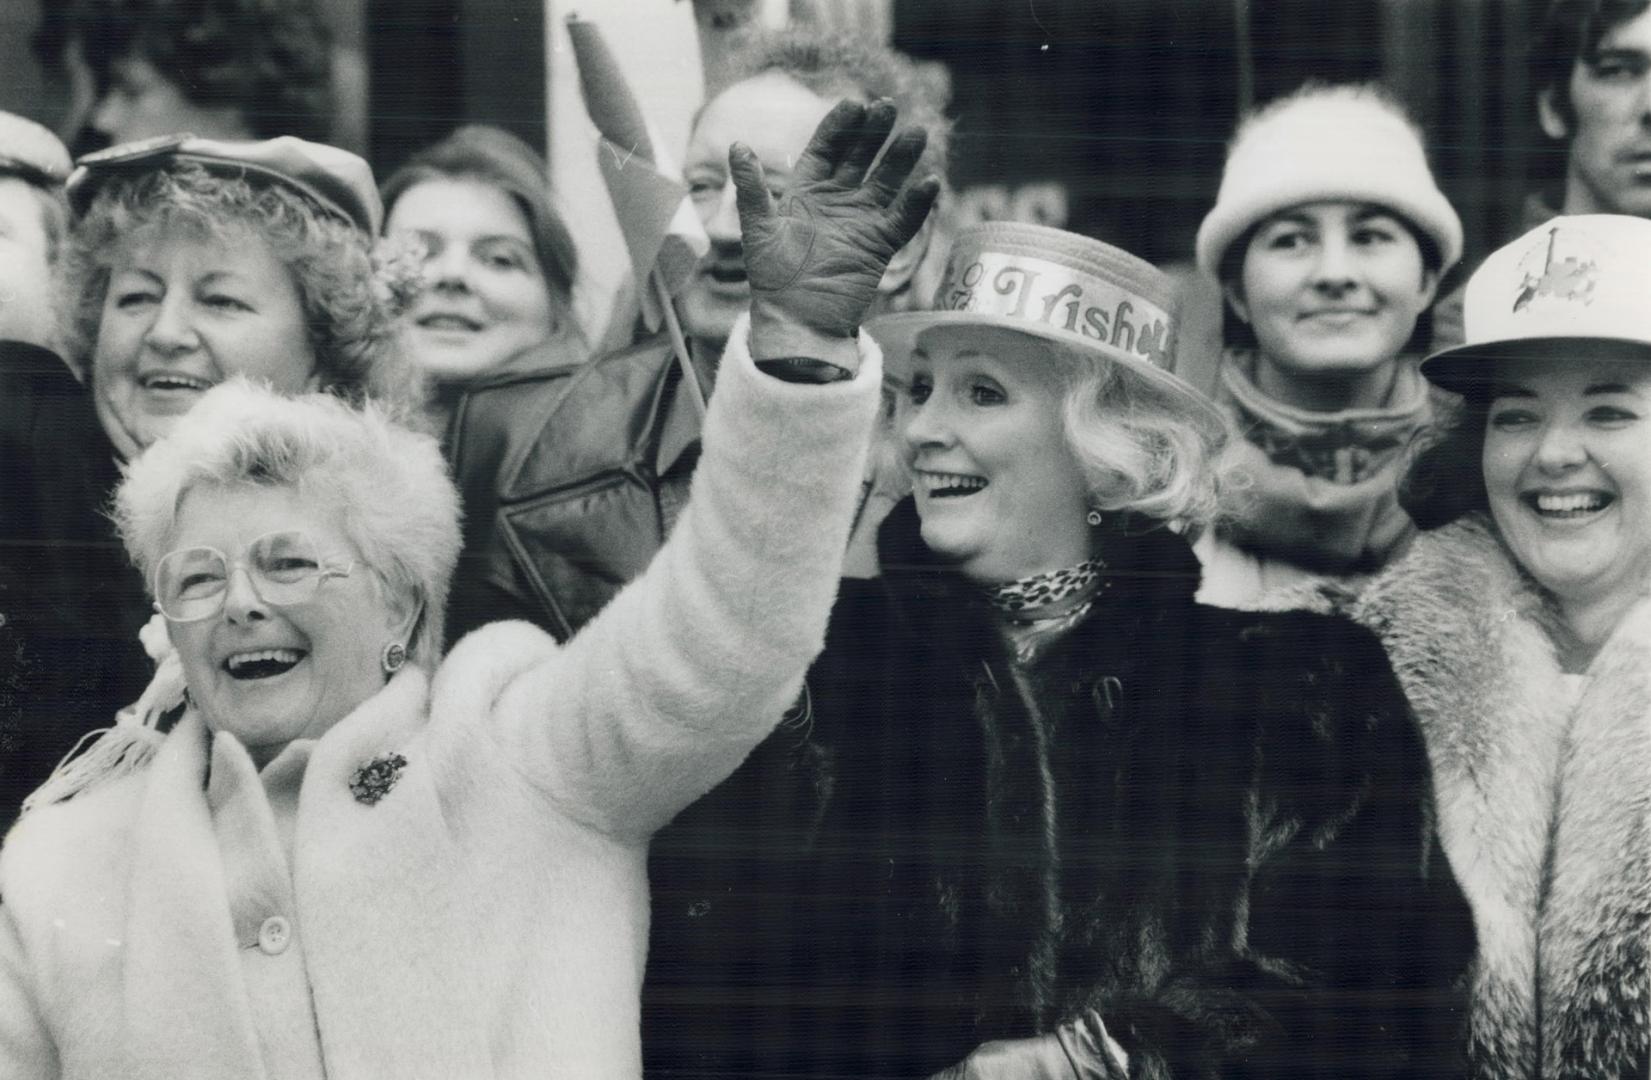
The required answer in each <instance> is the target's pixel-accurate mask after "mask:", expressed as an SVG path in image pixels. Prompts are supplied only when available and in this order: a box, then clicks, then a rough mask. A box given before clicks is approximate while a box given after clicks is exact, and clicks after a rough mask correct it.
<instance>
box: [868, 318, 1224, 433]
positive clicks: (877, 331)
mask: <svg viewBox="0 0 1651 1080" xmlns="http://www.w3.org/2000/svg"><path fill="white" fill-rule="evenodd" d="M937 326H989V327H995V328H997V329H1000V330H1009V331H1012V332H1014V333H1017V334H1024V335H1026V336H1027V337H1031V338H1037V339H1039V340H1041V341H1047V342H1049V343H1051V344H1053V345H1058V346H1060V347H1062V348H1064V349H1067V350H1069V351H1072V352H1078V353H1082V352H1091V353H1094V354H1095V355H1096V356H1099V357H1102V358H1104V359H1106V360H1110V361H1111V362H1112V363H1114V364H1117V365H1118V366H1119V367H1121V368H1123V369H1124V370H1125V371H1128V372H1130V373H1131V374H1133V375H1136V376H1138V377H1139V378H1141V379H1144V380H1146V381H1147V382H1149V383H1151V384H1152V385H1153V386H1155V387H1157V388H1158V389H1160V390H1162V391H1164V392H1165V393H1166V394H1167V395H1169V396H1170V397H1171V398H1172V399H1174V400H1176V401H1178V402H1181V403H1183V404H1184V405H1185V407H1186V408H1187V410H1188V411H1190V412H1197V413H1201V414H1203V417H1204V419H1205V420H1207V421H1209V422H1213V423H1215V424H1216V425H1218V426H1223V427H1224V426H1225V425H1226V416H1225V414H1224V413H1223V412H1222V411H1221V409H1220V408H1219V407H1218V406H1217V405H1216V404H1215V402H1213V401H1211V400H1210V399H1209V398H1208V397H1206V396H1205V395H1203V394H1201V393H1199V392H1198V391H1197V390H1196V389H1194V388H1193V386H1192V384H1190V383H1188V382H1187V381H1186V380H1185V379H1182V378H1181V377H1180V376H1178V375H1173V374H1171V373H1170V372H1167V371H1165V370H1163V369H1162V368H1159V367H1155V366H1154V365H1153V364H1152V363H1150V362H1149V361H1147V360H1146V359H1144V358H1142V357H1139V356H1136V355H1134V354H1132V353H1128V352H1125V351H1124V350H1123V349H1115V348H1112V347H1111V346H1109V345H1103V344H1101V343H1100V342H1098V341H1093V342H1090V341H1079V340H1076V339H1075V338H1074V337H1073V335H1072V334H1070V333H1067V332H1065V331H1062V330H1055V329H1053V328H1051V327H1047V326H1044V325H1043V324H1041V323H1036V322H1032V321H1030V320H1028V319H1016V318H1011V317H1009V316H1007V315H992V314H988V313H985V312H976V311H909V312H902V313H901V314H898V315H879V316H878V317H876V318H874V319H872V320H870V321H869V322H867V323H866V324H865V326H864V327H863V329H864V330H865V331H866V333H868V334H870V335H871V336H872V340H874V341H876V342H877V345H878V347H879V348H881V349H882V350H883V355H884V357H885V358H899V359H902V360H903V359H905V358H906V357H907V356H909V355H911V351H912V349H913V348H915V347H916V345H917V338H918V336H919V335H920V334H922V333H923V332H924V331H925V330H932V329H934V328H935V327H937Z"/></svg>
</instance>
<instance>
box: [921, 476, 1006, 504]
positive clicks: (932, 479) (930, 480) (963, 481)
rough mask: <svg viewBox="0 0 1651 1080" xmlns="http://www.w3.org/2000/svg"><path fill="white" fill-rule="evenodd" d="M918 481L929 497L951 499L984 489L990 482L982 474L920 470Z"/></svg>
mask: <svg viewBox="0 0 1651 1080" xmlns="http://www.w3.org/2000/svg"><path fill="white" fill-rule="evenodd" d="M917 479H918V483H919V484H920V485H921V486H922V488H923V493H924V494H925V495H927V496H929V497H930V498H931V499H952V498H958V497H961V496H964V495H973V494H974V493H975V492H977V491H984V490H985V489H986V486H987V485H988V484H989V483H990V481H989V480H987V479H986V478H985V477H984V476H970V475H968V474H966V473H941V472H920V473H918V474H917Z"/></svg>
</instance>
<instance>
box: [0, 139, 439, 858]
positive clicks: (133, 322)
mask: <svg viewBox="0 0 1651 1080" xmlns="http://www.w3.org/2000/svg"><path fill="white" fill-rule="evenodd" d="M68 195H69V203H70V207H71V210H72V213H73V215H74V219H75V220H74V222H73V225H72V228H71V230H70V233H69V235H68V238H67V240H66V243H65V244H64V247H63V251H62V254H61V258H60V260H59V266H58V272H59V277H60V283H59V296H58V299H59V302H60V304H61V306H62V324H63V334H62V337H63V345H64V351H63V359H64V360H65V361H66V362H67V365H68V368H69V369H70V371H72V373H73V377H72V378H71V377H70V375H69V374H68V373H67V372H64V371H62V370H61V367H60V366H59V365H47V366H45V368H44V369H42V370H39V371H37V372H36V373H35V374H34V375H33V376H32V377H31V379H30V380H29V382H28V384H27V385H26V386H23V387H13V388H10V389H12V390H15V391H16V392H17V393H21V394H25V395H27V396H29V397H30V398H31V399H33V400H35V401H36V402H38V403H40V407H41V409H42V410H44V411H45V412H47V413H49V419H42V420H37V421H36V422H35V423H34V424H33V426H32V428H31V429H30V430H27V431H23V432H18V433H15V434H16V436H17V437H19V438H27V439H31V440H32V447H33V448H32V450H31V452H30V453H29V454H28V455H27V460H25V461H22V462H17V461H12V462H8V463H7V468H8V469H12V470H26V472H23V473H19V472H15V471H14V472H13V473H12V474H11V475H10V476H8V478H7V482H8V485H9V488H10V490H11V491H15V492H22V493H23V494H22V496H21V497H19V498H16V499H9V500H8V504H7V506H6V508H5V516H6V517H7V518H8V519H9V520H8V527H15V528H18V529H22V530H24V531H25V532H26V533H27V535H26V536H24V537H23V538H22V540H21V541H20V543H21V545H22V546H23V547H25V548H27V549H30V550H38V551H40V552H41V555H40V561H41V562H42V563H44V564H45V565H46V566H47V572H46V573H45V574H42V575H40V576H39V577H37V579H36V580H37V581H38V582H39V583H40V584H41V587H42V588H43V589H49V590H50V596H48V597H47V598H46V601H45V603H43V604H42V605H40V607H39V609H38V612H37V614H38V618H34V619H31V620H30V622H31V624H32V625H31V627H30V629H29V630H28V633H29V635H30V636H31V637H32V638H34V639H35V642H36V644H37V646H38V648H37V652H39V653H40V654H41V659H40V660H39V661H38V662H37V663H35V664H34V665H33V672H32V674H30V675H29V676H28V680H29V684H30V686H31V687H32V689H25V691H24V692H25V694H26V696H28V697H29V698H30V700H31V702H32V704H31V706H30V708H29V709H28V711H27V712H26V714H25V715H26V720H25V722H24V725H23V728H22V730H20V731H14V732H8V733H4V737H5V745H6V747H7V749H6V753H5V755H4V756H3V761H0V826H4V825H5V824H9V822H10V820H11V819H12V817H13V815H14V814H15V812H16V810H17V807H18V805H19V803H20V802H21V800H22V799H23V797H24V796H25V795H27V794H28V793H29V791H30V789H31V788H33V786H34V785H36V784H38V783H39V782H40V781H41V780H43V779H45V777H46V776H47V775H48V774H49V773H50V771H51V768H52V766H53V765H54V764H56V762H57V761H58V759H59V758H61V757H62V756H63V755H64V754H65V753H66V752H67V751H68V750H69V749H70V748H71V747H72V746H73V745H74V743H75V741H76V740H77V739H78V738H79V737H80V736H81V735H83V734H84V733H86V732H87V731H90V730H93V729H97V728H101V727H105V726H107V725H108V724H110V723H111V722H112V721H113V720H114V715H115V711H116V710H117V709H120V708H121V707H123V706H125V705H128V704H131V703H132V702H133V701H134V700H135V699H137V698H138V696H139V694H140V693H141V692H142V691H143V689H144V687H145V685H146V683H147V682H148V681H149V677H150V674H151V672H152V670H153V668H152V665H151V663H150V660H149V658H148V657H147V656H145V654H144V650H143V649H142V648H141V647H140V646H139V644H138V638H137V633H138V629H139V628H140V627H142V626H143V625H144V623H145V622H146V621H147V620H148V619H149V618H150V614H151V611H150V606H149V600H148V597H147V596H146V593H145V589H144V583H143V581H142V580H141V579H140V578H139V577H138V576H137V575H136V573H135V572H134V571H133V569H132V567H131V564H130V562H129V561H128V560H127V558H126V554H125V552H124V550H123V549H122V547H121V544H120V541H119V539H118V538H117V537H116V536H115V534H114V531H113V529H112V527H111V525H110V523H109V520H108V518H107V516H106V514H105V510H106V508H107V506H108V503H109V499H110V495H111V493H112V492H113V490H114V487H115V484H116V481H117V480H118V479H119V469H120V465H121V463H122V462H126V461H130V460H132V459H134V458H135V457H137V456H138V454H139V453H141V452H142V450H143V449H144V448H145V447H147V446H148V445H149V444H150V443H151V442H153V441H154V440H155V439H156V438H158V437H160V436H161V435H162V434H164V433H165V432H167V431H169V430H171V429H172V428H173V427H174V426H176V425H178V424H179V423H182V422H185V421H184V419H183V418H184V417H185V416H186V415H187V413H188V412H189V410H190V409H191V408H192V407H193V406H194V403H195V402H196V401H198V400H199V399H200V397H201V396H202V395H203V394H204V393H205V392H206V391H207V390H208V389H210V388H211V387H213V386H215V385H216V384H218V383H220V382H223V381H224V380H226V379H229V378H231V377H234V376H237V375H245V376H247V377H249V378H253V379H256V380H258V381H261V382H263V383H265V384H267V385H269V386H272V387H274V388H275V389H277V390H280V391H281V392H283V393H298V392H302V391H306V390H316V389H320V390H326V391H329V392H331V393H334V394H337V395H339V396H341V397H343V398H345V399H346V400H348V401H351V402H353V403H360V402H362V401H364V400H365V399H366V398H368V397H372V398H374V399H377V400H379V401H381V402H385V403H387V404H391V405H398V404H399V405H400V406H402V407H405V406H407V405H409V404H411V403H412V402H414V401H415V400H416V398H417V395H418V381H417V378H416V377H415V376H414V374H413V372H412V368H411V366H410V365H409V364H408V363H407V362H406V361H405V360H403V359H402V358H401V357H399V356H398V355H397V354H396V353H395V352H394V351H393V350H391V349H389V348H387V345H388V343H389V341H390V336H391V333H392V331H393V317H394V314H395V312H394V310H393V303H392V294H390V293H388V292H386V290H385V288H384V286H385V285H386V284H392V285H393V284H396V283H397V282H396V279H395V278H394V277H392V276H381V275H379V274H377V273H375V265H374V261H373V257H372V252H373V244H374V242H375V238H376V236H377V231H378V226H379V221H380V217H381V214H380V212H379V200H378V192H377V190H376V188H375V186H374V184H373V177H372V171H371V170H370V169H369V168H368V167H367V163H366V162H365V161H363V160H362V159H361V158H359V157H357V156H356V155H354V154H351V153H349V152H347V151H344V150H339V149H337V148H335V147H331V146H325V145H321V144H319V143H310V142H305V141H303V140H301V139H296V138H290V137H283V138H276V139H269V140H266V141H263V142H220V141H216V140H209V139H198V138H193V137H191V136H187V135H178V136H163V137H160V138H156V139H150V140H146V141H144V142H139V143H129V144H126V145H123V146H118V147H114V148H112V149H110V150H106V151H103V152H101V153H98V154H93V155H90V156H88V157H85V158H82V159H81V161H80V164H79V168H77V169H76V171H75V172H74V173H73V174H72V175H71V176H70V177H69V180H68ZM16 550H17V548H16V547H14V548H13V551H16ZM53 655H56V656H58V657H59V658H60V659H58V660H56V661H53V660H50V659H48V657H50V656H53ZM54 664H60V665H62V668H63V672H62V673H60V672H59V671H57V670H54V666H53V665H54ZM70 669H72V671H71V670H70ZM54 684H61V685H54Z"/></svg>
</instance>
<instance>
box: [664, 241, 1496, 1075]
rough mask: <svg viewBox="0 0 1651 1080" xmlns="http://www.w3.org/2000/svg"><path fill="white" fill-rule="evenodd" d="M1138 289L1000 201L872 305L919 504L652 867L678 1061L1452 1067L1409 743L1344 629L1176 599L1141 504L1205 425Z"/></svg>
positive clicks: (1181, 585) (1202, 493)
mask: <svg viewBox="0 0 1651 1080" xmlns="http://www.w3.org/2000/svg"><path fill="white" fill-rule="evenodd" d="M1169 297H1170V285H1169V284H1168V282H1167V280H1166V279H1165V278H1164V277H1162V276H1161V275H1159V274H1158V273H1157V271H1155V270H1154V269H1152V268H1151V267H1150V266H1149V265H1147V264H1146V263H1144V262H1142V261H1140V260H1138V259H1136V258H1133V257H1132V256H1130V255H1128V254H1126V253H1124V252H1122V251H1119V250H1117V249H1115V248H1111V247H1108V246H1107V245H1105V244H1101V243H1099V242H1096V241H1093V240H1089V239H1086V238H1083V237H1079V236H1075V235H1073V234H1070V233H1065V232H1059V231H1056V230H1052V229H1045V228H1040V227H1037V226H1031V225H1015V224H995V225H987V226H982V227H979V228H976V229H973V230H969V231H966V232H964V233H963V234H961V235H960V236H959V237H958V239H957V241H956V245H955V247H954V249H953V252H952V255H951V258H950V262H949V265H948V268H947V272H946V275H945V280H944V283H943V285H942V287H941V289H940V292H939V295H938V296H937V300H936V306H937V307H938V308H939V309H940V310H938V311H936V312H931V313H924V314H911V315H900V316H887V317H883V318H879V319H874V320H873V321H872V322H870V323H869V324H868V325H867V330H868V331H869V332H870V333H871V334H872V335H873V336H874V337H875V338H877V340H878V341H879V342H880V343H881V344H882V345H883V347H884V350H885V355H886V357H887V371H888V376H889V379H890V380H891V383H892V385H893V387H894V395H895V397H896V398H897V405H896V408H895V415H894V417H893V421H892V431H891V432H890V434H891V436H892V438H893V440H894V442H895V452H896V453H897V454H898V455H899V457H900V458H901V459H902V460H903V461H904V463H905V465H906V466H907V467H908V468H909V469H910V471H911V474H912V477H913V481H914V486H915V495H914V497H912V498H911V499H908V500H907V501H905V502H904V503H902V504H901V505H900V506H898V507H897V508H896V509H895V510H894V511H893V512H892V513H891V515H890V516H889V518H888V519H887V520H886V521H885V523H884V525H883V527H882V531H881V536H880V551H879V555H880V557H881V563H882V568H883V576H882V578H881V579H880V580H877V581H870V582H845V583H844V584H843V587H842V592H841V594H840V596H839V600H838V604H837V608H836V610H835V612H834V614H833V617H832V622H831V630H830V634H829V638H828V643H827V647H826V651H825V653H824V654H823V655H822V657H821V659H820V660H819V661H818V662H817V663H816V665H815V667H814V669H813V671H812V672H811V674H810V676H809V679H808V686H809V691H810V694H809V696H808V698H807V699H806V701H805V703H804V706H803V708H801V709H800V710H799V712H798V714H797V716H796V717H795V722H794V723H791V724H788V725H783V726H782V728H781V730H780V731H779V732H777V733H776V735H775V736H774V737H773V738H771V739H770V740H769V741H768V743H767V744H765V745H764V746H763V747H762V749H761V750H760V751H759V752H758V754H757V755H755V756H754V757H753V758H752V759H751V760H750V761H748V762H747V764H746V765H745V766H744V767H743V768H742V769H741V770H740V772H738V773H737V774H735V776H734V778H733V779H732V780H730V782H729V783H728V784H727V785H725V786H724V787H722V788H720V789H718V790H717V791H716V792H713V793H712V795H710V796H709V797H708V798H706V799H705V800H702V801H701V802H700V803H699V804H697V805H696V806H694V807H692V808H690V809H689V810H688V812H687V813H686V814H685V815H684V816H683V817H682V818H681V819H679V820H678V821H677V822H676V823H675V824H674V825H673V826H672V829H673V830H675V836H674V843H673V844H672V848H673V850H675V851H677V852H679V853H691V852H693V851H695V850H698V851H700V852H702V853H703V854H702V855H701V856H700V858H699V860H698V861H697V862H696V861H695V860H694V859H692V858H690V857H688V855H686V854H683V855H679V857H678V859H677V861H676V862H675V863H673V864H671V865H669V866H666V867H661V866H659V865H658V860H657V858H656V862H655V865H656V870H658V871H659V872H660V874H661V875H668V876H669V879H670V881H671V882H672V883H673V885H672V888H671V889H664V888H662V885H661V881H660V880H659V879H658V878H656V882H655V921H656V929H655V933H654V942H655V953H654V955H653V956H651V957H650V968H649V986H650V991H651V998H650V1000H651V1001H652V1002H653V1003H654V1006H655V1007H656V1008H658V1009H659V1010H661V1015H664V1016H669V1015H672V1013H670V1012H669V1011H668V1010H670V1009H673V1008H674V1010H675V1014H674V1015H676V1017H677V1019H678V1022H679V1023H680V1024H681V1030H682V1031H683V1033H684V1039H683V1041H684V1051H683V1055H682V1059H681V1060H680V1061H679V1062H677V1063H676V1064H677V1065H678V1066H679V1067H681V1068H683V1069H687V1070H700V1073H699V1074H704V1075H718V1076H773V1075H785V1076H793V1075H797V1076H875V1077H921V1076H926V1075H929V1074H930V1073H933V1072H936V1071H938V1070H942V1069H946V1068H948V1067H952V1066H957V1067H956V1068H955V1069H954V1070H953V1071H952V1072H951V1073H949V1074H948V1075H951V1076H961V1077H969V1078H981V1080H984V1078H988V1077H1056V1076H1058V1077H1075V1076H1076V1077H1097V1076H1108V1077H1110V1076H1124V1075H1128V1076H1145V1077H1213V1076H1221V1077H1269V1078H1275V1080H1276V1078H1279V1077H1326V1078H1328V1077H1337V1078H1347V1077H1377V1076H1381V1077H1386V1076H1448V1075H1451V1071H1452V1062H1453V1055H1454V1054H1455V1052H1456V1051H1457V1050H1458V1049H1459V1044H1458V1042H1457V1038H1458V1034H1459V1027H1460V1023H1461V1012H1460V1009H1459V1008H1458V999H1457V997H1456V995H1455V992H1454V991H1453V990H1452V989H1451V987H1452V984H1453V982H1454V981H1456V980H1457V979H1458V978H1459V976H1460V975H1461V973H1462V971H1463V969H1464V967H1465V965H1466V963H1467V960H1468V957H1469V955H1470V953H1471V950H1472V944H1473V939H1472V930H1471V927H1470V925H1469V920H1468V913H1467V909H1466V906H1465V905H1464V904H1463V902H1462V898H1461V895H1460V893H1459V891H1458V890H1457V888H1456V886H1455V884H1454V882H1453V881H1452V880H1451V877H1450V873H1449V870H1448V867H1447V866H1446V864H1445V862H1444V860H1443V858H1442V857H1440V856H1438V855H1437V853H1436V852H1434V851H1432V850H1431V848H1432V844H1431V836H1430V831H1429V809H1428V802H1429V789H1428V779H1427V777H1428V770H1427V765H1426V759H1425V755H1424V750H1423V747H1422V743H1421V739H1420V736H1419V734H1418V732H1417V731H1416V730H1415V727H1414V725H1413V722H1412V721H1411V720H1410V718H1409V713H1408V710H1407V708H1406V706H1405V702H1404V697H1403V695H1402V693H1401V692H1400V690H1399V687H1398V685H1397V683H1396V682H1395V681H1394V679H1393V676H1392V674H1391V672H1390V669H1389V668H1388V666H1387V662H1386V659H1385V658H1384V656H1383V654H1382V650H1381V647H1380V645H1379V644H1378V643H1377V642H1376V640H1375V638H1374V637H1373V636H1372V635H1370V634H1369V633H1368V632H1366V631H1364V630H1362V629H1361V628H1359V627H1358V626H1356V625H1355V624H1353V623H1352V622H1350V621H1347V620H1345V619H1340V618H1333V617H1328V616H1322V615H1317V614H1311V613H1289V614H1252V613H1241V612H1237V611H1231V610H1224V609H1219V608H1214V607H1207V606H1204V605H1202V604H1199V603H1197V602H1196V601H1195V600H1194V592H1195V591H1196V590H1197V588H1198V581H1199V568H1198V563H1197V560H1196V559H1195V558H1194V557H1193V555H1192V552H1191V551H1190V550H1189V548H1188V546H1187V543H1186V541H1185V540H1184V539H1183V538H1182V535H1181V534H1180V533H1179V532H1177V531H1176V530H1175V529H1174V528H1171V527H1169V524H1168V523H1170V522H1177V521H1183V520H1188V519H1191V520H1198V519H1200V518H1201V517H1202V515H1203V514H1204V513H1205V512H1206V511H1207V508H1208V505H1209V503H1210V501H1211V499H1212V495H1213V492H1212V490H1211V482H1210V476H1211V473H1210V470H1209V468H1208V464H1209V457H1210V455H1211V454H1212V453H1213V452H1214V450H1215V447H1216V444H1217V438H1218V437H1217V436H1215V435H1212V434H1211V432H1212V431H1215V430H1217V429H1218V428H1219V418H1218V417H1216V416H1213V415H1211V412H1212V410H1211V409H1210V407H1209V406H1208V405H1207V404H1206V403H1204V402H1203V400H1202V399H1201V398H1199V397H1198V396H1197V395H1196V394H1195V393H1194V392H1193V391H1192V390H1191V388H1190V387H1188V386H1186V385H1185V384H1183V383H1182V382H1181V381H1180V380H1179V379H1178V378H1177V377H1176V376H1175V375H1174V374H1173V373H1172V368H1173V355H1174V333H1175V326H1174V317H1173V314H1172V312H1171V310H1170V307H1171V302H1170V300H1169ZM695 836H697V837H698V843H697V845H696V843H694V837H695ZM982 1043H988V1044H990V1045H987V1046H985V1047H981V1048H980V1049H979V1050H978V1052H976V1048H977V1047H979V1046H980V1044H982ZM964 1059H967V1060H966V1061H964V1063H963V1064H961V1065H959V1064H958V1063H959V1062H960V1061H963V1060H964Z"/></svg>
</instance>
